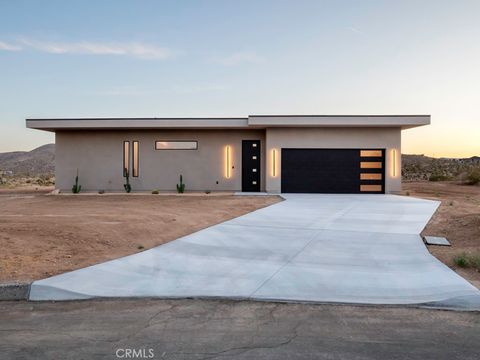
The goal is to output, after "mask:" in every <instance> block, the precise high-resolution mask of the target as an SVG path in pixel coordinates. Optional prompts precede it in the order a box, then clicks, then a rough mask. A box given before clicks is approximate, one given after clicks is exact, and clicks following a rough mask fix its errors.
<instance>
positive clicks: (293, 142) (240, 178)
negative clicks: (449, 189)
mask: <svg viewBox="0 0 480 360" xmlns="http://www.w3.org/2000/svg"><path fill="white" fill-rule="evenodd" d="M26 123H27V127H28V128H31V129H39V130H46V131H53V132H55V143H56V159H55V161H56V186H57V188H58V189H61V190H68V191H69V190H70V189H71V187H72V184H73V181H74V178H75V175H76V172H77V169H78V172H79V179H80V184H81V185H82V189H84V190H87V191H97V190H100V189H103V190H105V191H109V190H110V191H115V190H123V184H124V182H125V179H124V176H125V175H126V174H127V172H128V174H129V176H130V183H131V184H132V188H133V190H134V191H135V190H137V191H140V190H143V191H145V190H152V189H159V190H166V191H168V190H170V191H172V190H175V185H176V184H177V183H178V180H179V176H180V174H181V175H183V179H184V182H185V184H186V190H187V191H189V190H190V191H207V190H210V191H245V192H251V191H266V192H271V193H279V192H294V193H302V192H305V193H311V192H314V193H395V192H399V191H400V190H401V133H402V130H404V129H409V128H413V127H417V126H422V125H428V124H429V123H430V116H429V115H387V116H383V115H374V116H365V115H360V116H350V115H345V116H339V115H334V116H327V115H318V116H317V115H298V116H297V115H251V116H248V117H245V118H99V119H95V118H86V119H27V120H26Z"/></svg>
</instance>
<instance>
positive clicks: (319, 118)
mask: <svg viewBox="0 0 480 360" xmlns="http://www.w3.org/2000/svg"><path fill="white" fill-rule="evenodd" d="M428 124H430V115H249V116H248V117H211V118H206V117H203V118H196V117H188V118H187V117H181V118H157V117H152V118H131V117H130V118H121V117H118V118H117V117H115V118H112V117H109V118H54V119H26V125H27V128H30V129H38V130H46V131H58V130H89V129H90V130H108V129H112V130H113V129H117V130H122V129H123V130H127V129H246V128H253V129H266V128H271V127H400V128H402V129H408V128H412V127H417V126H423V125H428Z"/></svg>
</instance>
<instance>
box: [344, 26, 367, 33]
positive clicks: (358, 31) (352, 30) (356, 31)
mask: <svg viewBox="0 0 480 360" xmlns="http://www.w3.org/2000/svg"><path fill="white" fill-rule="evenodd" d="M347 29H348V30H350V31H351V32H353V33H355V34H359V35H363V32H362V31H360V30H358V29H357V28H356V27H353V26H350V27H348V28H347Z"/></svg>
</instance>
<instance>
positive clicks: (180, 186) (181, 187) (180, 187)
mask: <svg viewBox="0 0 480 360" xmlns="http://www.w3.org/2000/svg"><path fill="white" fill-rule="evenodd" d="M184 192H185V183H184V182H183V175H180V183H178V184H177V193H179V194H183V193H184Z"/></svg>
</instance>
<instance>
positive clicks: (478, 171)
mask: <svg viewBox="0 0 480 360" xmlns="http://www.w3.org/2000/svg"><path fill="white" fill-rule="evenodd" d="M467 184H468V185H477V184H480V168H474V169H472V170H470V172H469V173H468V175H467Z"/></svg>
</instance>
